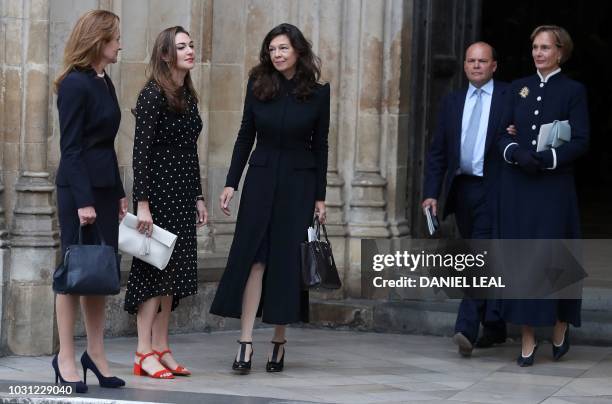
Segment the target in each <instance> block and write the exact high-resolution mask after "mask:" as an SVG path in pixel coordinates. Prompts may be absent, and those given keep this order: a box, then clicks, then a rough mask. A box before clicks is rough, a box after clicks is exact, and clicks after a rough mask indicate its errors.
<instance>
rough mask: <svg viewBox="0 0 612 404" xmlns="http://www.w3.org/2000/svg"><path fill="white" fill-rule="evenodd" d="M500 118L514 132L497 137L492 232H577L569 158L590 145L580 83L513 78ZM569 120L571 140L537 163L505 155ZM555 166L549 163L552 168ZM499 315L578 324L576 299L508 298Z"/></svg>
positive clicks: (531, 235) (558, 235)
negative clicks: (526, 165) (528, 167)
mask: <svg viewBox="0 0 612 404" xmlns="http://www.w3.org/2000/svg"><path fill="white" fill-rule="evenodd" d="M509 91H510V97H509V99H508V104H507V105H506V108H505V112H504V118H503V119H504V121H505V122H506V123H513V124H514V125H515V126H516V130H517V134H516V135H515V136H512V135H509V134H507V133H506V132H505V130H503V131H501V132H500V134H499V137H498V148H499V153H500V154H501V155H502V157H503V158H504V160H505V161H504V164H503V166H502V172H501V188H500V198H499V203H500V205H499V210H500V212H501V215H500V216H499V221H498V222H497V223H495V224H494V233H495V234H496V236H497V237H499V238H507V239H574V238H580V234H581V231H580V212H579V210H578V200H577V196H576V188H575V183H574V168H573V165H574V162H575V161H576V159H577V158H578V157H580V156H581V155H583V154H584V153H586V151H587V150H588V145H589V131H590V129H589V113H588V108H587V95H586V90H585V88H584V86H583V85H582V84H580V83H578V82H576V81H574V80H571V79H570V78H568V77H567V76H565V75H563V74H562V73H556V74H554V75H552V76H550V77H549V78H548V80H547V82H546V83H543V82H541V79H540V77H539V76H538V75H537V74H536V75H533V76H529V77H526V78H523V79H519V80H516V81H514V82H513V83H512V84H511V88H510V90H509ZM554 120H559V121H563V120H568V121H569V124H570V126H571V140H570V141H569V142H568V143H566V144H563V145H561V146H559V147H557V148H555V151H554V152H553V151H551V150H546V151H542V152H539V154H540V156H541V158H542V164H541V165H542V169H541V170H539V171H538V172H536V173H527V172H525V171H523V170H522V169H521V168H520V167H519V166H518V165H517V164H515V163H514V162H513V160H512V159H511V158H510V156H511V155H512V151H513V149H514V148H517V147H521V148H524V149H527V150H532V151H535V150H536V148H537V136H538V133H539V130H540V125H542V124H547V123H551V122H553V121H554ZM553 167H554V168H553ZM503 316H504V318H505V319H506V320H507V321H509V322H512V323H516V324H528V325H533V326H545V325H553V324H554V323H555V321H556V320H557V319H559V320H561V321H568V322H570V323H572V324H573V325H575V326H579V325H580V301H579V300H537V301H532V300H512V301H506V302H505V303H504V309H503Z"/></svg>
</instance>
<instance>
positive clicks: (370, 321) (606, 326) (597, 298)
mask: <svg viewBox="0 0 612 404" xmlns="http://www.w3.org/2000/svg"><path fill="white" fill-rule="evenodd" d="M611 297H612V291H610V290H609V289H595V288H587V289H585V291H584V299H583V305H582V326H581V327H580V328H572V334H571V335H572V341H573V342H576V343H581V344H591V345H612V308H611V307H610V306H611V305H612V299H611ZM310 308H311V315H310V323H311V325H314V326H323V327H330V328H349V329H354V330H362V331H376V332H394V333H405V334H419V335H436V336H446V337H450V336H452V335H453V333H454V325H455V318H456V315H457V309H458V308H459V300H444V301H415V300H411V301H407V300H404V301H382V300H378V301H376V300H366V299H345V300H315V299H311V301H310ZM537 333H538V335H539V336H540V338H543V339H546V338H547V336H549V335H550V330H544V329H543V330H538V331H537ZM508 334H509V336H510V337H512V338H515V339H516V338H517V337H518V336H519V334H520V331H519V328H518V327H517V326H510V327H509V328H508Z"/></svg>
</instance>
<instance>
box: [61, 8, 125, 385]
mask: <svg viewBox="0 0 612 404" xmlns="http://www.w3.org/2000/svg"><path fill="white" fill-rule="evenodd" d="M120 49H121V48H120V43H119V17H117V16H116V15H115V14H113V13H111V12H109V11H105V10H93V11H90V12H88V13H86V14H84V15H83V16H82V17H81V18H79V20H78V21H77V23H76V25H75V27H74V29H73V30H72V33H71V34H70V38H68V42H67V43H66V48H65V51H64V69H63V71H62V73H61V74H60V75H59V77H58V78H57V79H56V81H55V85H56V89H57V109H58V112H59V124H60V149H61V155H60V162H59V167H58V169H57V176H56V181H55V182H56V185H57V205H58V207H57V210H58V218H59V224H60V230H61V242H62V256H63V254H64V253H65V251H66V248H67V247H68V246H69V245H70V244H74V243H75V241H76V240H77V239H78V232H79V227H80V226H86V227H83V237H84V243H85V244H92V243H96V242H97V231H98V230H99V231H100V233H101V234H102V236H103V238H104V240H105V241H106V243H107V244H108V245H112V246H113V247H115V249H117V242H118V240H117V239H118V231H119V220H120V219H121V218H122V217H123V216H124V215H125V213H126V212H127V200H126V198H125V192H124V191H123V184H122V182H121V177H120V176H119V167H118V165H117V155H116V154H115V149H114V141H115V136H116V135H117V131H118V130H119V122H120V121H121V110H120V109H119V103H118V101H117V96H116V94H115V88H114V86H113V83H112V81H111V80H110V78H109V77H108V75H107V74H106V72H105V70H104V69H105V67H106V66H107V65H108V64H110V63H115V62H117V53H118V52H119V50H120ZM94 223H95V226H87V225H92V224H94ZM80 302H81V309H82V312H83V317H84V320H85V330H86V332H87V350H86V351H85V352H84V353H83V356H82V357H81V365H82V367H83V369H84V372H86V371H87V369H91V370H92V371H93V372H94V374H95V375H96V376H97V377H98V380H99V382H100V386H102V387H120V386H123V385H124V384H125V383H124V381H123V380H121V379H119V378H117V377H113V376H110V370H109V366H108V362H107V361H106V356H105V354H104V343H103V335H104V322H105V320H104V317H105V313H104V310H105V297H104V296H81V297H80ZM78 305H79V296H76V295H68V294H58V295H57V297H56V303H55V306H56V312H57V327H58V331H59V342H60V350H59V353H58V354H57V355H56V356H55V357H54V358H53V362H52V365H53V368H54V370H55V376H56V382H57V380H58V379H59V381H60V382H61V383H62V384H71V385H72V386H73V389H74V390H76V391H77V392H79V393H82V392H85V391H86V390H87V385H86V384H85V383H83V382H81V381H80V380H79V379H80V377H79V376H78V373H77V369H76V366H75V363H74V342H73V332H74V322H75V314H76V309H77V307H78Z"/></svg>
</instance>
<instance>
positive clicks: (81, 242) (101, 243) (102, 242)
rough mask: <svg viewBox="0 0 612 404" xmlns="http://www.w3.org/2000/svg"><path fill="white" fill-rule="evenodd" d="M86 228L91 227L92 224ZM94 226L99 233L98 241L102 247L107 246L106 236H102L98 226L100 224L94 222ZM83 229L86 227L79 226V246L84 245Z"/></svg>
mask: <svg viewBox="0 0 612 404" xmlns="http://www.w3.org/2000/svg"><path fill="white" fill-rule="evenodd" d="M86 226H91V224H90V225H86ZM93 226H95V228H96V233H98V240H100V245H106V240H104V236H102V231H100V226H98V222H94V223H93ZM83 227H85V226H79V242H78V244H79V245H82V244H83Z"/></svg>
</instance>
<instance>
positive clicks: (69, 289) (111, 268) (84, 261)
mask: <svg viewBox="0 0 612 404" xmlns="http://www.w3.org/2000/svg"><path fill="white" fill-rule="evenodd" d="M94 226H95V228H96V231H97V234H98V239H99V240H100V244H83V227H82V226H80V228H79V241H78V244H72V245H70V246H68V248H67V249H66V253H65V254H64V259H63V261H62V263H61V264H60V266H59V267H57V269H56V270H55V272H54V273H53V290H54V291H55V292H56V293H61V294H69V295H116V294H118V293H119V290H120V273H119V271H120V262H121V256H120V255H119V254H117V252H116V251H115V249H114V248H113V247H112V246H109V245H107V244H106V242H105V241H104V238H103V237H102V234H101V232H100V229H99V228H98V225H97V224H94Z"/></svg>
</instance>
